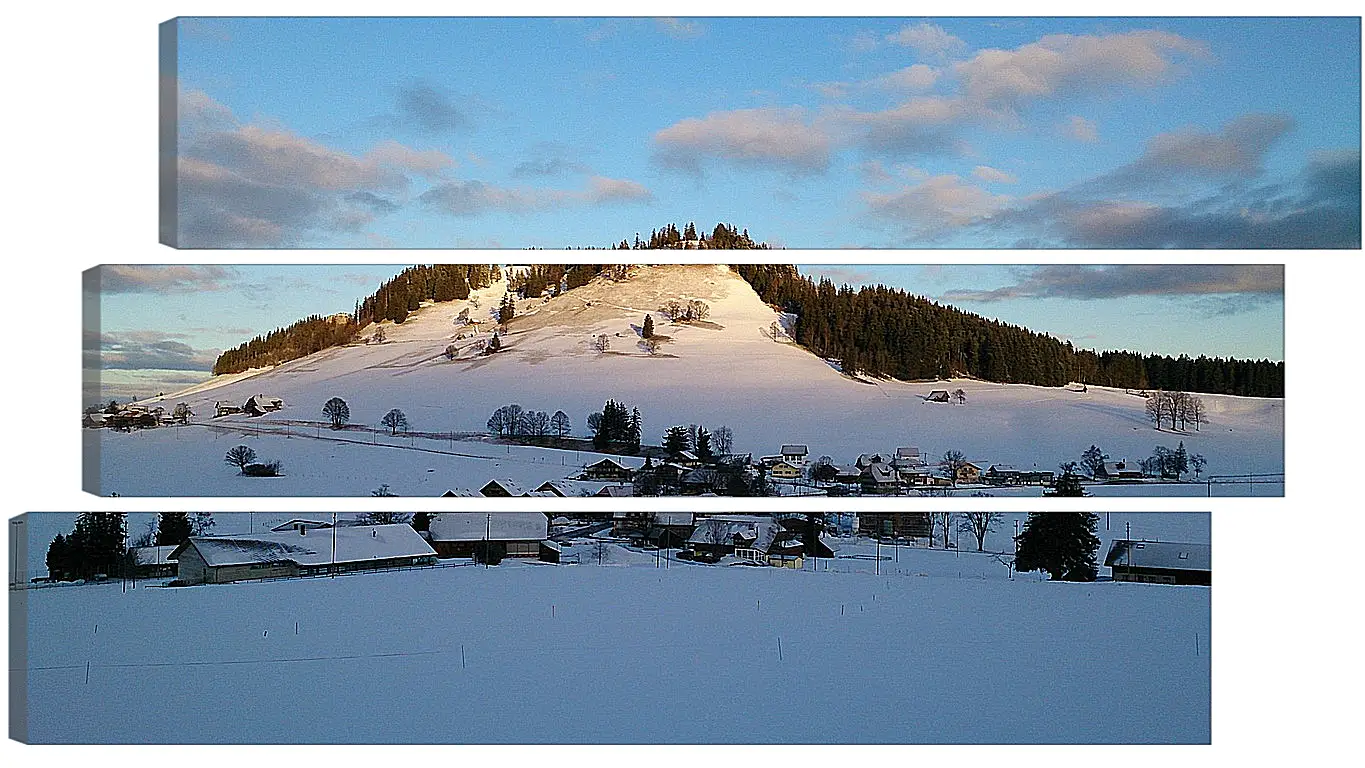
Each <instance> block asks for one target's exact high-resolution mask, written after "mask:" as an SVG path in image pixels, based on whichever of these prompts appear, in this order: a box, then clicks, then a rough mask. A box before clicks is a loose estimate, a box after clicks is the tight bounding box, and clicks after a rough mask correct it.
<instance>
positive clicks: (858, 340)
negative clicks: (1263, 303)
mask: <svg viewBox="0 0 1365 768" xmlns="http://www.w3.org/2000/svg"><path fill="white" fill-rule="evenodd" d="M734 269H735V270H736V271H737V272H738V273H739V274H740V275H741V276H742V277H743V278H744V279H745V280H747V281H748V282H749V284H750V285H751V286H753V288H754V290H755V291H756V292H757V293H758V295H759V296H760V297H761V298H762V299H763V300H764V301H765V302H767V303H768V304H772V305H776V306H778V307H781V308H782V309H783V310H784V311H787V312H791V313H793V314H795V315H796V316H797V320H796V327H795V332H794V338H795V340H796V342H797V343H799V344H801V345H802V346H804V347H806V348H807V349H810V350H811V351H812V352H814V353H816V354H818V355H820V356H821V357H825V358H830V359H834V360H838V361H840V362H841V364H842V366H843V370H844V371H845V372H846V373H848V374H850V375H856V374H860V373H861V374H867V375H869V376H887V377H891V378H896V379H904V380H910V379H927V378H947V377H950V376H954V375H967V376H974V377H977V378H981V379H986V380H988V381H998V382H1007V383H1020V384H1040V385H1044V386H1063V385H1065V384H1067V383H1068V382H1071V381H1082V382H1087V383H1090V384H1098V385H1101V386H1109V387H1121V388H1135V389H1147V388H1160V389H1171V390H1180V391H1185V392H1215V393H1220V394H1232V395H1249V396H1256V397H1283V396H1284V363H1283V362H1272V361H1269V360H1254V361H1253V360H1234V359H1225V358H1210V357H1203V356H1201V357H1198V358H1194V359H1191V358H1189V357H1187V356H1183V355H1182V356H1180V357H1169V356H1164V355H1142V354H1138V353H1135V352H1095V351H1092V350H1077V349H1075V348H1074V347H1073V346H1072V345H1071V343H1070V342H1064V341H1062V340H1060V339H1057V338H1056V337H1054V336H1049V335H1047V334H1043V333H1035V332H1033V331H1030V330H1029V329H1027V328H1023V327H1021V326H1017V325H1010V324H1007V323H1002V322H1000V321H998V320H992V319H988V318H985V317H982V316H981V315H976V314H972V313H970V312H964V311H962V310H960V309H956V308H954V307H949V306H944V305H941V304H938V303H936V302H934V301H931V300H929V299H926V298H924V297H922V296H915V295H913V294H910V293H907V292H906V291H904V290H901V289H898V288H888V287H886V286H882V285H874V286H865V287H862V288H859V289H857V290H854V289H853V288H851V287H850V286H848V285H843V286H835V285H834V283H833V282H831V281H830V280H828V279H821V280H820V281H819V282H816V281H814V280H811V279H810V278H808V277H803V276H802V275H800V274H799V273H798V272H797V270H796V267H794V266H791V265H781V264H738V265H734Z"/></svg>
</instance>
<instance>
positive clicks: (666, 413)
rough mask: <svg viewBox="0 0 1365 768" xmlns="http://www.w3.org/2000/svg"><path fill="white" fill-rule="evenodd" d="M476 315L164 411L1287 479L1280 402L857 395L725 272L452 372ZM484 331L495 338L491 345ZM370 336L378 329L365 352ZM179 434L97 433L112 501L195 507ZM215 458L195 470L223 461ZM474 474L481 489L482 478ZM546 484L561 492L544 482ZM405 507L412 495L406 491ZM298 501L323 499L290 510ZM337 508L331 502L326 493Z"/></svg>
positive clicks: (598, 285) (460, 362)
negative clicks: (645, 342)
mask: <svg viewBox="0 0 1365 768" xmlns="http://www.w3.org/2000/svg"><path fill="white" fill-rule="evenodd" d="M503 290H504V286H503V285H501V284H499V285H495V286H492V287H490V288H487V289H484V290H483V291H481V292H480V294H479V295H480V307H479V308H477V309H471V316H473V317H475V318H476V319H484V320H487V319H488V318H489V317H490V313H491V311H492V310H493V308H495V307H496V305H497V300H498V298H499V297H500V296H501V294H502V292H503ZM691 298H697V299H701V300H703V301H705V302H707V303H708V304H709V305H710V307H711V315H710V317H709V319H708V320H707V321H706V322H702V323H695V324H689V325H675V324H670V323H667V322H665V321H664V320H663V318H662V316H660V315H659V314H658V312H657V309H658V307H659V306H660V304H662V303H663V302H664V301H666V300H670V299H679V300H687V299H691ZM466 308H469V304H468V302H464V301H459V302H449V303H445V304H439V305H434V306H430V307H426V308H424V309H422V310H420V311H418V312H417V313H415V314H414V315H413V316H412V317H411V318H410V319H409V320H408V321H407V322H405V323H403V324H402V325H399V326H392V325H391V324H388V323H386V324H385V331H386V336H387V341H386V342H385V343H383V344H360V345H355V346H350V347H342V348H334V349H329V350H325V351H323V352H320V353H318V354H315V355H310V356H309V357H306V358H303V359H300V360H295V361H292V362H290V363H287V364H283V365H280V366H276V367H275V368H273V369H271V370H267V371H263V372H260V373H258V374H256V375H253V376H249V377H245V378H243V377H240V376H238V377H224V379H223V381H222V382H221V383H215V382H216V380H215V382H210V383H208V384H204V385H199V386H198V387H196V388H195V389H194V390H193V391H190V392H186V393H183V394H177V395H170V396H167V397H166V398H163V399H162V400H163V401H164V403H163V404H166V405H167V406H168V407H169V406H170V405H173V404H174V403H175V402H179V401H181V400H184V401H187V402H189V403H190V404H191V406H192V407H193V408H194V410H195V412H196V413H197V414H198V416H197V420H198V421H205V420H206V419H207V416H208V415H209V414H211V413H212V403H213V401H215V400H228V401H233V402H242V401H245V400H246V399H247V398H248V397H249V396H251V395H253V394H257V393H264V394H266V395H271V396H278V397H282V398H283V399H284V400H285V402H286V403H287V406H286V408H285V409H284V410H282V411H280V412H278V413H275V414H270V415H267V416H265V417H262V418H260V419H248V418H246V417H244V416H239V417H226V418H224V419H215V420H213V422H212V423H214V424H224V423H226V424H242V425H249V426H250V427H251V428H252V429H253V430H261V429H268V428H271V427H272V426H279V425H281V424H283V423H284V422H286V421H290V420H293V421H320V420H321V419H322V418H323V417H322V414H321V407H322V404H323V403H324V402H325V401H326V400H327V399H328V398H330V397H333V396H339V397H342V398H344V399H345V400H346V401H347V403H348V404H349V406H350V409H351V416H352V421H353V423H356V424H367V425H371V426H377V425H378V422H379V420H380V419H381V418H382V416H383V415H384V414H385V413H386V412H387V411H388V410H389V409H391V408H395V407H396V408H401V409H402V410H403V411H404V412H405V413H406V414H407V416H408V418H409V420H410V421H411V423H412V429H413V430H417V431H428V432H450V431H454V432H482V431H484V430H485V422H486V421H487V419H488V416H489V414H491V413H492V412H493V410H495V409H496V408H498V407H499V406H501V405H505V404H508V403H518V404H520V405H522V406H523V407H525V408H527V409H534V410H544V411H546V412H548V413H553V412H554V411H556V410H560V409H562V410H564V411H565V412H566V413H567V414H568V415H569V416H570V417H571V419H572V421H573V425H574V431H575V433H576V434H578V435H584V434H586V432H587V428H586V424H585V419H586V417H587V415H588V414H589V413H591V412H594V411H597V410H600V409H601V407H602V403H603V402H604V401H605V400H606V399H607V398H615V399H617V400H622V401H624V402H626V403H627V404H629V405H632V406H638V407H639V408H640V410H641V412H642V414H643V417H644V426H645V437H646V442H654V443H657V442H658V440H659V439H660V436H661V435H662V433H663V431H664V430H665V429H666V428H667V427H668V426H671V425H673V424H690V423H697V424H701V425H703V426H706V427H710V428H714V427H716V426H720V425H728V426H730V427H731V429H732V430H733V431H734V434H735V449H736V450H738V451H741V452H753V453H755V454H757V455H763V454H768V453H772V452H774V451H776V449H777V448H778V446H779V445H780V444H782V443H806V444H808V445H810V449H811V455H812V457H818V456H821V455H829V456H831V457H833V458H834V460H835V461H836V462H851V461H852V460H853V459H854V458H855V457H856V456H857V455H858V454H860V453H864V452H875V451H881V452H886V451H890V450H893V449H894V448H895V447H896V446H901V445H910V446H918V447H920V448H922V449H923V450H924V451H925V452H927V453H928V454H929V455H931V456H938V455H942V454H943V452H945V451H947V450H950V449H952V450H961V451H963V452H965V453H966V454H967V456H968V458H969V459H970V460H972V461H975V462H977V463H978V464H980V465H981V466H982V467H983V468H985V467H986V466H988V465H989V464H992V463H1005V464H1014V465H1016V466H1019V467H1032V466H1035V465H1036V466H1037V467H1039V468H1044V469H1054V468H1055V467H1056V466H1057V464H1058V463H1059V462H1062V461H1066V460H1075V459H1077V458H1079V455H1080V453H1081V451H1083V450H1084V449H1085V448H1087V447H1088V446H1089V445H1091V444H1092V443H1094V444H1098V445H1100V447H1101V448H1103V449H1104V450H1105V451H1106V452H1107V453H1108V454H1109V455H1110V456H1111V457H1112V458H1114V459H1122V458H1127V459H1131V460H1137V459H1140V458H1143V457H1146V456H1148V455H1150V454H1151V452H1152V449H1153V447H1154V446H1156V445H1158V444H1162V445H1168V446H1170V447H1175V445H1176V443H1178V442H1180V441H1182V440H1183V441H1184V443H1185V446H1186V448H1187V449H1188V450H1189V451H1190V452H1193V453H1202V454H1203V455H1204V456H1205V457H1206V458H1207V459H1208V472H1210V473H1214V474H1232V473H1247V472H1282V471H1283V466H1284V461H1283V435H1284V409H1283V406H1284V403H1283V401H1282V400H1269V399H1255V398H1238V397H1226V396H1217V395H1205V396H1203V399H1204V400H1205V402H1206V404H1207V405H1208V409H1209V412H1210V419H1211V423H1209V424H1207V425H1205V426H1204V428H1203V429H1202V431H1200V432H1190V433H1188V434H1179V435H1173V434H1170V433H1166V432H1157V431H1155V430H1153V429H1152V428H1151V426H1150V425H1149V424H1148V422H1147V421H1146V418H1145V416H1144V413H1143V405H1144V403H1143V400H1142V399H1141V398H1139V397H1135V396H1132V395H1128V394H1125V393H1124V392H1122V391H1116V390H1110V389H1104V388H1099V387H1091V388H1090V391H1089V392H1086V393H1075V392H1068V391H1066V390H1064V389H1061V388H1047V387H1035V386H1028V385H1000V384H990V383H985V382H978V381H968V380H963V381H951V382H926V383H905V382H895V381H864V380H855V379H852V378H849V377H846V376H844V375H842V374H841V373H840V372H839V371H837V370H836V369H835V367H834V366H832V365H831V364H829V363H828V362H826V361H824V360H821V359H819V358H817V357H816V356H814V355H812V354H810V353H809V352H807V351H806V350H804V349H802V348H800V347H799V346H797V345H795V344H792V343H790V342H789V341H788V340H787V339H786V337H785V336H783V335H781V334H779V339H778V340H776V341H775V340H773V339H772V338H771V335H770V331H769V329H770V327H771V325H772V324H773V323H774V322H779V323H780V324H781V323H783V321H784V320H786V318H784V317H782V316H780V315H779V313H777V312H775V311H774V310H773V309H772V308H770V307H768V306H766V305H765V304H763V303H762V301H761V300H760V299H759V298H758V296H757V295H756V294H755V293H754V292H753V290H752V289H751V288H750V287H749V285H748V284H747V283H745V282H744V281H743V280H742V279H741V278H740V277H738V276H737V275H736V274H734V273H733V272H732V271H731V270H729V269H728V268H727V267H724V266H716V265H663V266H650V267H637V268H635V270H634V274H633V275H632V277H631V278H630V279H628V280H625V281H622V282H612V281H609V280H606V279H602V278H599V279H598V280H596V281H594V282H593V283H591V284H589V285H587V286H584V287H582V288H579V289H576V290H574V291H570V292H568V293H566V294H565V295H564V296H561V297H557V298H554V299H550V300H548V301H541V300H533V301H523V302H520V304H519V307H518V313H519V314H518V317H517V319H516V320H514V321H513V322H512V324H511V326H510V332H509V333H508V334H507V335H506V336H504V337H503V341H504V344H505V350H504V351H503V352H501V353H499V354H497V355H494V356H491V357H461V358H457V359H455V360H447V359H446V358H445V357H444V356H443V355H442V352H443V351H444V350H445V349H446V347H447V345H449V344H456V345H457V347H459V348H460V349H461V354H462V355H463V354H465V352H464V350H465V349H466V348H467V346H468V345H469V344H472V343H473V342H474V341H475V339H474V338H469V339H464V340H460V341H456V340H455V336H457V335H458V334H459V333H460V332H461V331H462V329H461V328H459V327H458V326H456V325H455V324H454V320H455V318H456V316H457V315H458V314H459V313H460V312H461V311H462V310H464V309H466ZM646 312H653V313H654V317H655V323H656V332H657V333H658V334H660V335H662V336H666V337H668V340H667V341H666V342H665V343H664V344H663V345H662V348H661V350H660V353H659V354H658V355H653V356H652V355H650V354H648V353H647V352H646V351H645V350H643V349H642V348H641V347H640V345H639V337H638V326H639V324H640V323H641V322H642V321H643V318H644V315H645V313H646ZM489 327H490V326H488V325H487V324H485V325H484V330H487V329H489ZM372 332H373V329H367V332H366V335H367V336H369V335H370V334H372ZM599 334H605V335H607V337H608V339H609V341H610V349H609V350H608V351H607V352H605V353H598V352H596V351H594V350H593V349H592V347H591V341H592V339H593V337H595V336H597V335H599ZM945 387H946V388H949V389H956V388H959V387H960V388H962V389H963V390H964V391H965V392H966V393H967V398H968V403H967V404H966V405H961V406H959V405H945V404H938V403H927V402H924V400H923V399H922V398H923V395H925V394H927V393H928V392H929V391H930V390H931V389H942V388H945ZM184 431H185V432H188V433H189V434H182V435H179V436H176V437H174V438H172V436H171V435H170V434H169V432H170V430H158V431H157V432H156V433H146V434H140V435H132V436H129V435H120V434H113V433H102V434H101V435H100V436H99V437H98V442H99V443H100V444H101V446H102V447H103V454H104V457H105V458H104V464H103V466H102V470H103V472H102V480H103V482H104V485H105V490H103V491H102V492H106V493H107V492H109V491H111V490H117V491H118V492H120V493H126V494H153V495H155V494H173V493H177V492H178V491H182V490H185V489H184V488H183V487H177V486H176V485H175V476H176V474H175V473H167V474H171V475H172V476H171V477H170V478H169V479H167V478H164V477H152V476H151V473H153V472H155V473H156V474H158V475H160V474H162V473H161V470H160V469H158V468H157V465H158V464H159V462H160V461H161V459H160V458H159V457H163V456H165V454H166V452H168V451H169V450H171V447H170V446H169V445H168V444H167V443H168V441H170V440H172V439H174V440H176V441H177V444H178V445H181V446H183V445H184V444H185V443H187V442H189V443H196V444H198V445H200V446H202V445H205V444H206V443H207V442H215V443H216V445H215V446H214V450H217V448H218V447H219V445H221V443H222V440H221V439H220V437H221V436H213V435H210V434H208V433H206V432H205V431H204V430H203V428H202V427H194V428H192V429H190V430H184ZM263 439H267V440H268V439H271V438H269V437H267V438H263ZM303 442H305V440H304V439H302V438H300V439H295V440H294V441H293V442H292V443H280V444H278V445H271V446H270V447H269V448H268V450H267V452H264V453H263V452H262V451H261V450H259V449H258V453H261V454H262V455H263V456H269V457H271V458H277V459H280V460H282V461H283V462H284V463H285V466H286V471H288V470H289V469H290V467H293V468H295V469H303V468H305V467H311V466H312V462H314V461H315V460H317V461H321V460H322V459H320V458H319V457H317V456H316V455H315V454H317V453H318V451H319V450H320V449H317V448H316V447H312V448H307V449H305V448H303V447H302V443H303ZM418 442H420V440H419V441H418ZM456 447H458V444H457V446H456ZM190 450H195V449H190ZM208 453H210V452H207V451H205V452H204V454H205V455H203V456H197V457H196V461H199V460H207V459H208V458H213V459H214V460H218V459H220V458H221V456H213V457H210V456H208V455H207V454H208ZM218 453H220V454H221V451H218ZM355 453H356V454H364V455H365V456H366V457H367V458H366V459H358V460H356V461H348V462H347V463H346V465H345V466H346V471H347V472H353V471H355V472H361V473H368V474H366V476H365V477H364V479H363V482H359V481H357V482H358V484H359V485H364V486H366V487H374V486H375V485H377V484H378V483H380V482H389V483H391V484H393V483H398V482H407V481H399V480H397V478H396V477H395V478H394V479H388V478H387V477H385V476H384V475H389V476H393V475H394V472H393V471H392V470H386V471H385V472H384V473H380V472H373V473H369V472H368V470H367V469H366V466H365V465H366V464H367V463H368V462H369V461H370V459H369V458H368V457H370V456H371V455H373V454H375V453H376V451H375V450H373V449H363V448H357V450H356V451H355ZM374 461H375V462H377V463H385V462H386V459H383V458H375V459H374ZM197 466H198V469H197V470H196V471H195V474H204V472H205V469H204V467H205V465H204V464H198V465H197ZM450 471H452V472H455V473H456V474H459V472H458V471H456V470H453V469H452V470H450ZM470 473H472V474H478V473H477V471H476V470H472V469H471V470H470ZM334 474H340V473H335V472H334ZM492 476H494V475H488V477H492ZM545 479H551V477H550V476H543V477H538V480H545ZM478 484H479V485H481V484H482V482H479V483H478ZM537 484H538V483H537ZM278 485H279V486H280V487H285V486H289V485H290V482H289V481H288V480H285V481H284V482H280V483H279V484H278ZM395 490H397V491H398V492H399V493H402V492H404V491H403V489H402V488H401V487H400V486H399V485H395ZM305 491H308V492H313V493H316V492H317V489H316V488H313V487H309V488H307V489H304V488H301V487H300V488H295V489H291V490H289V491H285V492H287V493H304V492H305ZM240 492H241V491H239V490H235V489H229V488H219V487H218V481H216V480H214V481H210V483H209V486H208V487H207V488H203V489H199V490H193V491H190V493H192V494H200V493H210V494H212V493H229V494H232V493H240ZM252 492H253V493H273V491H270V490H261V491H255V490H253V491H252ZM333 492H337V491H325V490H324V491H322V493H333ZM343 492H344V493H351V492H354V490H348V491H343ZM409 492H413V493H416V492H418V489H416V488H412V489H411V490H410V491H409ZM1201 492H1202V489H1201ZM1277 492H1278V491H1277Z"/></svg>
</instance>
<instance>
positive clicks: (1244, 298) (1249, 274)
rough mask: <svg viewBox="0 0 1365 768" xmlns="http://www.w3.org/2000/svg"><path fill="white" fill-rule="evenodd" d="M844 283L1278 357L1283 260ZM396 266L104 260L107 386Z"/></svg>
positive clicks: (1108, 333) (1142, 341)
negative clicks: (110, 262)
mask: <svg viewBox="0 0 1365 768" xmlns="http://www.w3.org/2000/svg"><path fill="white" fill-rule="evenodd" d="M799 268H800V270H801V272H802V273H803V274H807V275H811V276H812V277H816V278H820V277H827V278H829V279H830V280H832V281H834V282H835V283H837V284H845V283H847V284H850V285H854V286H859V285H870V284H884V285H890V286H894V287H897V288H903V289H905V290H907V291H910V292H912V293H916V294H919V295H924V296H928V297H930V298H932V299H935V300H937V301H940V302H943V303H947V304H952V305H954V306H957V307H959V308H962V309H965V310H967V311H971V312H976V313H978V314H982V315H985V316H987V317H994V318H999V319H1001V320H1003V321H1005V322H1009V323H1014V324H1018V325H1023V326H1026V327H1028V328H1031V329H1033V330H1036V331H1043V332H1047V333H1051V334H1053V335H1056V336H1059V337H1062V338H1065V339H1069V340H1070V341H1072V342H1073V343H1074V344H1076V346H1078V347H1081V348H1093V349H1130V350H1136V351H1140V352H1157V353H1162V354H1171V355H1179V354H1188V355H1190V356H1192V357H1193V356H1197V355H1200V354H1206V355H1212V356H1224V357H1247V358H1257V359H1260V358H1269V359H1272V360H1282V359H1284V270H1283V267H1281V266H1279V265H1273V264H1272V265H1229V264H1222V265H1195V264H1180V265H1109V266H1096V265H1070V264H1058V265H1042V266H1039V265H961V264H959V265H913V264H900V265H888V264H808V265H800V266H799ZM402 269H403V266H402V265H393V264H388V265H363V264H345V265H293V264H290V265H233V266H222V265H105V266H103V267H100V270H101V286H102V290H101V295H100V314H101V317H100V327H99V328H98V329H91V332H93V333H95V334H96V335H97V337H98V338H97V339H93V340H91V341H93V342H94V343H95V344H96V345H97V346H98V348H99V349H100V354H99V360H98V362H96V361H95V360H93V359H92V360H89V361H87V362H88V363H90V364H92V365H95V364H98V365H100V366H101V367H102V378H103V382H102V383H103V386H104V395H103V397H102V398H101V399H102V400H107V399H108V398H110V397H113V398H117V399H120V400H126V399H128V398H130V397H146V396H149V395H154V394H157V393H159V392H170V391H174V390H176V389H180V388H183V387H185V386H188V385H190V384H193V383H197V382H199V381H202V380H204V379H205V378H207V377H208V371H209V370H210V369H211V368H212V367H213V361H214V359H215V358H216V357H217V355H218V353H219V352H221V351H222V350H223V349H226V348H229V347H233V346H236V345H237V344H240V343H242V342H243V341H246V340H248V339H250V338H252V337H253V336H255V335H257V334H258V333H264V332H266V331H269V330H272V329H274V328H277V327H280V326H284V325H288V324H289V323H292V322H294V321H295V320H298V319H301V318H303V317H307V316H308V315H312V314H321V315H325V314H331V313H334V312H349V311H351V310H352V309H353V308H354V306H355V301H356V300H357V299H359V298H362V297H364V296H367V295H369V294H370V293H371V292H372V291H373V290H374V289H375V288H376V287H378V285H379V284H380V283H381V282H382V281H384V280H386V279H388V278H390V277H392V276H393V275H395V274H397V273H398V272H399V271H401V270H402Z"/></svg>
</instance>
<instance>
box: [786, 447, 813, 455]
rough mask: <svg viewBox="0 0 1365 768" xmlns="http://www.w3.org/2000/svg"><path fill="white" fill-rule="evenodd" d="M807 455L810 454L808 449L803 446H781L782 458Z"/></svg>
mask: <svg viewBox="0 0 1365 768" xmlns="http://www.w3.org/2000/svg"><path fill="white" fill-rule="evenodd" d="M807 453H810V449H808V448H807V447H806V446H804V445H784V446H782V455H783V456H805V455H806V454H807Z"/></svg>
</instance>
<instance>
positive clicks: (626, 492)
mask: <svg viewBox="0 0 1365 768" xmlns="http://www.w3.org/2000/svg"><path fill="white" fill-rule="evenodd" d="M634 495H635V486H633V485H608V486H605V487H603V488H602V490H600V491H598V492H597V496H598V498H609V499H624V498H628V497H631V496H634Z"/></svg>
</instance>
